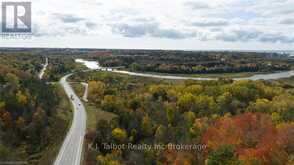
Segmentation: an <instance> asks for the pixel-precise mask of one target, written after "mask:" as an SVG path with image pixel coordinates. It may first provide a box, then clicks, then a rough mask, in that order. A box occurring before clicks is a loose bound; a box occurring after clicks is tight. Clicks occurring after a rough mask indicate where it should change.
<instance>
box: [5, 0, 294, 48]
mask: <svg viewBox="0 0 294 165" xmlns="http://www.w3.org/2000/svg"><path fill="white" fill-rule="evenodd" d="M0 1H3V0H0ZM6 1H11V0H6ZM15 1H18V0H13V2H15ZM26 1H29V0H26ZM30 2H31V3H32V30H33V34H32V36H31V38H29V39H26V40H22V39H3V38H0V47H58V48H118V49H121V48H123V49H185V50H222V49H225V50H227V49H234V50H235V49H236V50H293V46H294V33H293V32H294V7H293V6H294V0H64V1H61V0H31V1H30Z"/></svg>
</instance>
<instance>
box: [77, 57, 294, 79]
mask: <svg viewBox="0 0 294 165" xmlns="http://www.w3.org/2000/svg"><path fill="white" fill-rule="evenodd" d="M76 62H78V63H82V64H84V65H85V66H86V67H87V68H89V69H91V70H107V71H110V72H114V73H120V74H127V75H131V76H140V77H151V78H161V79H173V80H218V78H201V77H184V76H171V75H157V74H150V73H136V72H130V71H124V70H116V69H107V68H103V67H101V66H100V65H99V62H97V61H87V60H83V59H76ZM292 76H294V70H291V71H283V72H277V73H268V74H256V75H253V76H250V77H243V78H233V80H254V81H255V80H277V79H282V78H289V77H292Z"/></svg>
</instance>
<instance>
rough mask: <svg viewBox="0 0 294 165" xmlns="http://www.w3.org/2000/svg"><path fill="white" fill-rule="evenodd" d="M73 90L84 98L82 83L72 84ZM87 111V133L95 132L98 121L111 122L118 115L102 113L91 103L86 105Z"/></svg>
mask: <svg viewBox="0 0 294 165" xmlns="http://www.w3.org/2000/svg"><path fill="white" fill-rule="evenodd" d="M71 85H72V87H73V89H74V90H75V92H76V94H77V95H78V96H79V97H80V98H82V96H83V95H84V90H85V89H84V86H83V85H82V84H80V83H71ZM84 105H85V108H86V111H87V132H91V131H95V130H96V124H97V122H98V121H100V120H102V119H104V120H111V119H113V118H114V117H116V115H114V114H113V113H110V112H105V111H102V110H101V109H99V108H97V107H95V106H94V105H92V104H91V103H84Z"/></svg>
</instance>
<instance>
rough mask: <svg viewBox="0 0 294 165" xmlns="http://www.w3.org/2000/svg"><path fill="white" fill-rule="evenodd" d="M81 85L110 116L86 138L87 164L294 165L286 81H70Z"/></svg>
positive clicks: (112, 77) (98, 76) (98, 75)
mask: <svg viewBox="0 0 294 165" xmlns="http://www.w3.org/2000/svg"><path fill="white" fill-rule="evenodd" d="M80 80H83V81H84V80H86V81H88V83H89V98H88V99H89V103H88V104H90V105H91V106H95V107H96V109H93V111H98V110H102V111H107V112H111V113H113V114H115V116H116V117H113V118H111V119H108V120H104V119H103V116H101V118H102V119H100V120H99V121H97V124H96V130H95V131H90V132H88V134H87V139H86V141H87V143H88V145H89V144H90V146H91V147H90V149H89V148H88V150H86V158H85V159H86V160H85V161H86V164H91V165H92V164H100V165H113V164H115V165H120V164H125V165H130V164H140V165H141V164H175V165H176V164H179V165H180V164H186V165H189V164H207V165H219V164H222V165H237V164H240V165H241V164H248V165H252V164H255V165H265V164H275V165H286V164H289V165H290V164H293V163H294V140H293V139H294V124H293V121H294V102H293V100H294V86H293V82H294V79H293V78H292V79H288V80H287V81H286V80H281V81H235V82H234V81H231V80H220V81H167V80H155V79H147V78H138V77H130V76H125V75H118V74H111V73H107V72H91V73H81V74H78V75H76V76H75V77H74V78H73V81H80ZM104 118H105V117H104ZM89 122H91V121H89ZM130 144H131V145H140V144H141V145H147V146H156V145H157V146H158V145H159V146H163V147H162V148H156V147H150V148H148V147H147V149H146V148H143V149H136V148H128V147H126V146H128V145H130ZM111 145H112V146H111ZM115 146H116V147H115ZM119 146H120V147H121V148H118V147H119ZM123 146H124V147H123ZM164 146H165V147H164ZM181 146H186V147H187V148H181Z"/></svg>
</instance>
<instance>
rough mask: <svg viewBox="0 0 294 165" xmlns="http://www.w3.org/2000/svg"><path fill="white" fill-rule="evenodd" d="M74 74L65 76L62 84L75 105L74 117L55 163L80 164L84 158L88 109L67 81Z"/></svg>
mask: <svg viewBox="0 0 294 165" xmlns="http://www.w3.org/2000/svg"><path fill="white" fill-rule="evenodd" d="M71 75H72V74H69V75H66V76H64V77H63V78H62V79H61V80H60V84H61V85H62V87H63V88H64V90H65V92H66V94H67V96H68V98H69V99H70V101H71V103H72V105H73V109H74V110H73V111H74V117H73V121H72V125H71V128H70V130H69V132H68V134H67V136H66V138H65V140H64V142H63V145H62V147H61V149H60V151H59V154H58V156H57V159H56V160H55V162H54V165H79V164H80V163H81V158H82V150H83V142H84V137H85V131H86V111H85V107H84V105H83V103H82V101H81V100H80V99H79V98H78V96H77V95H76V94H75V93H74V90H73V89H72V87H71V86H70V85H69V83H68V82H67V81H66V79H67V78H68V77H70V76H71Z"/></svg>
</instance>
